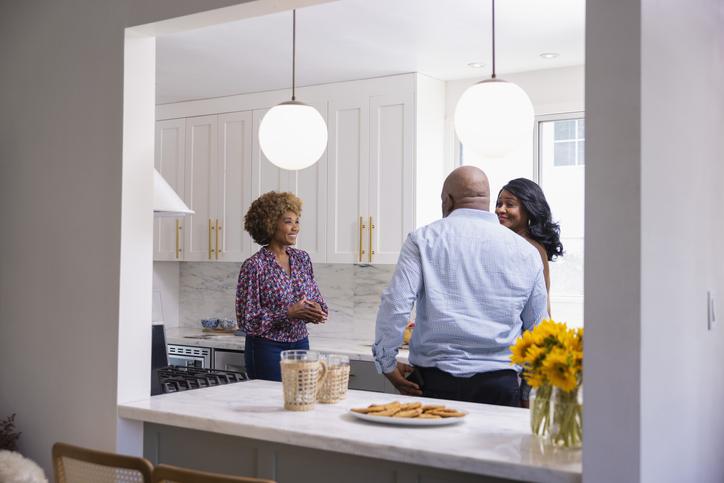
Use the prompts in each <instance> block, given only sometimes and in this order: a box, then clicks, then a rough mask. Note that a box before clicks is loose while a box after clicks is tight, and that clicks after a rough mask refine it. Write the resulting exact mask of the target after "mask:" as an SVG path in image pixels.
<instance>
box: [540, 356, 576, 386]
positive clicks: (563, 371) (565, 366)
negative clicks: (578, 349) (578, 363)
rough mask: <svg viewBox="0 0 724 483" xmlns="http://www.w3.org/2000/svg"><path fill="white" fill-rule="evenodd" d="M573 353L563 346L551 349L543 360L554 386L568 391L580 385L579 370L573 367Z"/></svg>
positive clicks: (544, 367)
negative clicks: (562, 347)
mask: <svg viewBox="0 0 724 483" xmlns="http://www.w3.org/2000/svg"><path fill="white" fill-rule="evenodd" d="M573 362H574V361H573V354H572V353H571V352H570V351H566V350H564V349H561V348H558V347H556V348H553V349H551V351H550V353H549V354H548V356H547V357H546V358H545V360H544V361H543V369H544V372H545V374H546V376H547V378H548V380H549V381H550V382H551V384H553V385H554V386H556V387H558V388H560V389H562V390H564V391H566V392H568V391H572V390H574V389H575V388H576V386H577V385H578V378H577V377H576V375H577V371H576V370H575V369H574V367H573Z"/></svg>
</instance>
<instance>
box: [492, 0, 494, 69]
mask: <svg viewBox="0 0 724 483" xmlns="http://www.w3.org/2000/svg"><path fill="white" fill-rule="evenodd" d="M492 3H493V77H492V78H493V79H495V0H492Z"/></svg>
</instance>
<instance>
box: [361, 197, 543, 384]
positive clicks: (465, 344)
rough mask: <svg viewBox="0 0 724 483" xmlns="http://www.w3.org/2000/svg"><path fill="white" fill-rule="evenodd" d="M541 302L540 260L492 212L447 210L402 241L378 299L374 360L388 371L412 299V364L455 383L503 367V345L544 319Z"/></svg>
mask: <svg viewBox="0 0 724 483" xmlns="http://www.w3.org/2000/svg"><path fill="white" fill-rule="evenodd" d="M546 297H547V295H546V290H545V284H544V281H543V272H542V264H541V261H540V256H539V255H538V253H537V252H536V250H535V249H534V248H533V247H532V246H531V245H530V244H529V243H528V242H526V241H525V240H524V239H523V238H521V237H519V236H518V235H516V234H515V233H513V232H512V231H510V230H508V229H507V228H505V227H503V226H501V225H499V224H498V220H497V219H496V217H495V215H493V214H492V213H489V212H487V211H481V210H473V209H458V210H455V211H453V212H452V213H451V214H450V215H449V216H448V217H447V218H444V219H442V220H439V221H436V222H434V223H432V224H430V225H427V226H425V227H422V228H420V229H418V230H417V231H416V232H414V233H413V234H411V235H410V236H409V237H408V239H407V241H406V242H405V245H404V246H403V249H402V253H401V254H400V259H399V261H398V266H397V269H396V271H395V275H394V276H393V280H392V282H391V283H390V285H389V287H387V289H386V290H385V292H384V294H383V296H382V304H381V305H380V311H379V313H378V320H377V336H376V343H375V347H374V352H375V356H376V359H377V360H378V363H379V365H380V368H381V369H382V370H383V371H384V372H388V370H387V369H389V367H390V365H389V364H390V363H389V356H390V352H394V351H395V348H394V345H395V344H399V342H398V341H396V340H395V339H396V337H397V331H398V329H399V326H400V324H404V323H405V321H406V320H407V314H405V312H406V311H407V312H408V314H409V310H408V309H409V306H410V302H412V300H411V298H412V299H414V300H415V301H416V307H417V320H416V328H415V331H414V332H413V337H412V341H411V343H410V362H411V363H412V364H413V365H416V366H421V367H437V368H438V369H441V370H443V371H445V372H448V373H450V374H453V375H456V376H459V377H468V376H471V375H473V374H476V373H481V372H489V371H494V370H500V369H509V368H510V367H511V366H510V362H509V354H510V352H509V349H508V348H509V346H510V345H512V344H513V342H514V340H515V338H516V337H517V336H519V335H520V333H521V329H528V328H530V327H531V326H532V325H533V324H535V323H537V322H538V321H540V319H542V318H543V317H545V315H546Z"/></svg>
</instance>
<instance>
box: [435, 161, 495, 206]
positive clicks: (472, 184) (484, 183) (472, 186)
mask: <svg viewBox="0 0 724 483" xmlns="http://www.w3.org/2000/svg"><path fill="white" fill-rule="evenodd" d="M441 198H442V216H443V218H444V217H447V216H448V215H449V214H450V213H452V211H453V210H456V209H458V208H470V209H473V210H481V211H490V184H489V183H488V177H487V176H486V175H485V173H483V171H482V170H481V169H479V168H476V167H474V166H460V167H459V168H456V169H454V170H453V172H452V173H450V174H449V175H448V177H447V178H445V183H443V185H442V195H441Z"/></svg>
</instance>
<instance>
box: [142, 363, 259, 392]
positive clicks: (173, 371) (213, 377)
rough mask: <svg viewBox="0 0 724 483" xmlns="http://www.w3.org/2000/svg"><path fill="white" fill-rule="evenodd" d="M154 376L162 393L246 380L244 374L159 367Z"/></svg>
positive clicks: (193, 368)
mask: <svg viewBox="0 0 724 483" xmlns="http://www.w3.org/2000/svg"><path fill="white" fill-rule="evenodd" d="M156 374H157V375H158V382H159V384H160V387H161V392H162V393H171V392H179V391H188V390H191V389H201V388H204V387H213V386H220V385H222V384H232V383H235V382H243V381H246V380H247V379H248V378H247V377H246V374H243V373H241V372H232V371H222V370H218V369H200V368H197V367H181V366H166V367H160V368H158V369H156Z"/></svg>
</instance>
